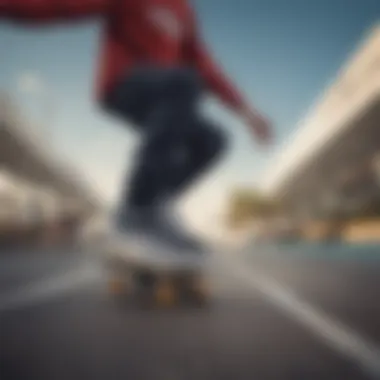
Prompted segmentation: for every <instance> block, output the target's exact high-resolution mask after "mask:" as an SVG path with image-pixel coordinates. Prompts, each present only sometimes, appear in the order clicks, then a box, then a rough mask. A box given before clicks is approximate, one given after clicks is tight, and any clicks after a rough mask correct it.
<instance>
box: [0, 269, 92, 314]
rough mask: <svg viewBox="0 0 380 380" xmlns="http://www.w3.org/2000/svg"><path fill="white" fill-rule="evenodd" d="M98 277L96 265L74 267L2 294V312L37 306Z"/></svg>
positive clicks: (0, 299) (0, 307)
mask: <svg viewBox="0 0 380 380" xmlns="http://www.w3.org/2000/svg"><path fill="white" fill-rule="evenodd" d="M97 277H98V273H97V271H96V268H95V267H94V266H91V265H90V266H86V267H82V268H79V269H74V270H71V271H68V272H65V273H61V274H60V275H56V276H54V277H51V278H48V279H45V280H42V281H39V282H37V283H34V284H31V285H29V286H27V287H25V288H23V289H19V290H17V291H13V292H12V291H10V292H8V293H6V294H4V295H0V312H4V311H10V310H16V309H20V308H24V307H28V306H35V305H36V304H39V303H41V302H46V301H48V300H51V299H54V298H56V297H58V296H60V295H63V294H65V293H67V292H68V291H71V290H75V289H77V288H78V287H79V286H81V285H84V284H86V283H89V282H91V281H93V280H94V279H95V278H97Z"/></svg>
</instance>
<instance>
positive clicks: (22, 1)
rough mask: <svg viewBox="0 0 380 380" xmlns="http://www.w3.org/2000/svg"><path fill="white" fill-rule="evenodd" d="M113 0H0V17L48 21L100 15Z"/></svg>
mask: <svg viewBox="0 0 380 380" xmlns="http://www.w3.org/2000/svg"><path fill="white" fill-rule="evenodd" d="M112 2H113V0H0V19H2V18H5V19H8V20H11V21H16V22H17V21H19V22H31V23H49V22H55V21H70V20H78V19H83V18H91V17H95V16H100V15H102V14H104V13H106V12H108V10H109V7H110V5H111V3H112Z"/></svg>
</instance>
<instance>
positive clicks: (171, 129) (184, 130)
mask: <svg viewBox="0 0 380 380" xmlns="http://www.w3.org/2000/svg"><path fill="white" fill-rule="evenodd" d="M155 73H156V74H157V75H156V76H155V75H152V72H149V73H147V74H146V75H145V76H143V78H141V80H140V81H136V80H134V81H133V82H132V83H134V84H136V83H137V84H138V85H137V86H135V87H134V86H130V87H127V90H126V88H125V87H124V88H122V91H119V93H118V96H117V97H116V96H114V98H113V103H112V106H113V108H115V104H116V105H117V106H118V107H117V108H118V110H120V109H121V106H122V107H123V108H122V110H127V115H126V116H128V115H132V117H133V119H134V120H136V119H137V121H140V122H141V124H142V126H139V127H138V130H141V131H142V146H141V148H140V151H139V153H138V157H137V160H136V161H135V162H136V165H135V167H134V170H133V173H132V177H131V180H130V182H129V184H128V185H129V189H125V190H126V191H125V195H126V197H125V199H126V202H125V203H124V205H123V209H124V211H125V212H124V216H122V217H121V220H123V219H124V220H123V222H124V226H127V227H126V228H137V229H138V228H141V227H143V228H145V232H146V229H150V232H152V229H153V230H154V232H155V233H156V235H157V234H158V235H161V237H163V238H164V240H166V241H167V242H168V241H170V242H171V244H173V243H174V244H177V246H182V247H190V246H192V247H194V244H192V243H193V242H191V241H189V239H186V236H185V235H183V234H182V235H181V233H180V232H179V231H176V232H175V231H171V230H169V229H168V228H166V226H165V225H164V220H162V219H161V218H158V219H157V218H156V216H155V215H154V213H155V212H156V210H155V207H156V205H157V204H158V203H160V201H162V199H163V195H164V193H166V192H167V190H168V188H169V187H170V188H174V183H175V182H177V180H175V181H173V175H174V176H177V174H178V175H179V174H180V173H182V172H183V170H184V169H185V168H186V169H185V170H186V173H187V175H186V177H188V176H189V174H190V173H189V171H188V169H187V166H188V164H189V163H188V162H187V160H188V157H185V158H186V159H184V160H183V163H184V164H185V166H184V165H183V164H179V161H181V160H180V158H179V157H178V153H180V155H181V149H182V147H185V148H187V145H188V144H189V143H191V142H192V141H193V142H192V143H191V145H194V142H196V141H198V139H197V138H195V136H197V135H198V133H194V129H195V127H196V124H195V122H194V121H195V120H196V119H195V118H194V117H193V115H195V114H196V113H197V112H196V108H197V102H198V98H199V96H200V94H201V90H200V84H199V82H198V81H197V77H196V75H194V73H193V72H191V71H186V70H173V71H164V72H162V71H161V72H159V71H158V72H157V71H156V72H155ZM149 76H150V79H151V81H150V83H149V81H147V78H148V77H149ZM129 83H130V82H129ZM145 85H147V87H145ZM131 88H133V89H134V91H131ZM133 94H134V95H135V96H136V98H137V99H140V100H141V99H143V100H145V105H146V113H145V114H144V113H143V112H141V111H142V110H143V109H144V108H143V107H141V103H139V102H137V99H136V98H133V99H132V101H131V103H128V102H126V100H127V99H131V95H133ZM126 95H129V96H126ZM131 105H138V106H139V107H137V109H138V110H139V111H140V113H139V112H137V113H136V112H133V111H135V110H136V108H135V107H132V106H131ZM195 145H197V144H195ZM187 150H191V149H187ZM201 151H202V149H201ZM189 157H191V156H189ZM183 177H184V175H182V174H181V175H179V176H178V180H179V181H180V182H181V183H183V182H184V181H182V179H181V178H183ZM144 215H145V216H144ZM136 216H137V219H139V220H140V222H141V221H143V222H142V224H141V223H140V222H138V221H137V219H136ZM144 218H145V221H144V220H143V219H144ZM155 222H158V224H159V226H157V223H156V224H155ZM122 224H123V223H122Z"/></svg>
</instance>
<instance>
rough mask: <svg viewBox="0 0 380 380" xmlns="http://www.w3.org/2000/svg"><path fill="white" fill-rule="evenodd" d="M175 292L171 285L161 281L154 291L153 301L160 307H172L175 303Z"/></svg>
mask: <svg viewBox="0 0 380 380" xmlns="http://www.w3.org/2000/svg"><path fill="white" fill-rule="evenodd" d="M177 298H178V297H177V292H176V289H175V287H174V286H173V284H172V283H171V282H169V281H162V282H159V283H158V284H157V287H156V289H155V301H156V303H157V305H158V306H160V307H170V306H173V305H174V304H175V303H176V301H177Z"/></svg>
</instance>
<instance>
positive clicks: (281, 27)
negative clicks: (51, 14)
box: [0, 0, 380, 221]
mask: <svg viewBox="0 0 380 380" xmlns="http://www.w3.org/2000/svg"><path fill="white" fill-rule="evenodd" d="M194 3H195V5H196V7H197V11H198V17H199V20H200V25H201V27H202V30H203V34H204V37H205V39H206V41H207V42H208V44H209V45H210V46H211V50H212V52H213V53H214V56H215V57H216V58H217V59H218V60H219V61H220V62H221V64H222V66H223V67H224V68H225V70H226V71H227V72H228V73H229V74H230V76H231V77H232V78H234V80H235V82H236V83H237V84H238V85H239V86H240V87H241V89H242V91H243V92H244V93H245V94H246V95H247V96H248V98H249V99H251V100H252V102H253V103H254V104H255V105H257V106H258V107H259V108H262V109H263V110H264V111H265V112H266V113H267V114H268V115H269V116H270V117H271V119H272V120H273V122H274V126H275V130H276V134H277V141H276V146H277V148H278V146H280V145H281V144H282V143H283V142H284V140H285V139H286V138H287V137H288V136H289V135H290V134H291V133H292V132H293V130H294V128H295V126H296V123H297V121H298V120H299V119H300V118H302V117H303V116H304V115H305V113H306V112H307V110H308V109H309V107H310V106H311V105H312V103H313V100H314V99H315V98H316V97H317V96H318V94H320V93H321V92H322V91H323V89H324V87H325V86H326V84H327V83H328V82H329V81H331V80H332V78H333V77H334V75H335V74H336V72H337V70H338V69H339V67H340V66H341V65H342V64H343V63H344V61H345V60H346V59H347V58H348V57H349V55H350V54H351V53H352V51H353V49H354V48H355V47H356V46H357V44H358V42H359V41H360V40H361V39H362V38H363V36H364V35H365V33H366V31H367V30H368V28H369V27H370V26H371V25H373V24H374V23H375V22H376V21H378V20H379V18H380V2H379V1H378V0H361V1H358V0H318V1H311V0H309V1H306V0H286V1H284V0H234V1H232V0H196V1H194ZM99 30H100V25H99V24H98V23H97V22H95V21H94V22H87V23H85V24H80V25H76V26H74V27H73V26H70V27H66V26H59V27H49V28H40V29H36V28H33V29H30V28H15V27H13V26H9V25H5V24H3V25H0V51H1V71H0V86H1V88H6V89H10V90H11V91H13V92H15V84H16V83H18V82H20V81H21V82H22V81H24V80H25V76H26V74H27V73H31V74H28V75H29V76H33V75H34V73H36V74H37V75H38V76H39V77H40V78H41V80H42V82H43V85H44V87H45V88H46V89H47V90H46V93H45V95H42V94H40V95H36V94H34V95H33V94H29V95H26V94H23V95H21V94H20V92H18V93H17V96H18V97H19V98H20V99H19V100H20V102H22V104H23V105H24V106H25V109H26V110H27V112H28V114H30V115H31V116H32V117H34V118H35V119H37V120H39V121H44V122H46V123H48V125H49V128H50V131H49V134H50V136H51V137H52V138H53V139H54V144H55V146H56V147H57V148H58V149H60V150H61V151H62V152H63V153H64V154H66V155H68V156H69V158H70V160H71V161H73V162H74V163H76V164H77V165H78V166H79V167H80V168H81V169H82V170H83V171H84V172H85V173H86V176H88V177H89V178H90V179H91V181H93V182H94V183H95V184H96V186H97V188H98V191H99V192H101V193H102V194H104V196H105V197H106V198H107V199H114V198H115V196H116V195H117V189H118V186H119V184H120V180H121V178H122V175H123V173H124V171H125V168H126V165H127V167H128V164H129V163H130V155H131V152H132V151H133V148H134V147H135V142H136V141H135V138H134V136H132V135H131V134H130V133H129V132H128V130H127V129H124V128H123V126H122V124H121V123H120V122H117V121H115V120H111V119H110V118H108V117H107V116H106V115H103V114H102V113H101V112H99V111H98V110H97V108H96V105H95V104H94V103H93V98H92V90H93V84H92V82H93V77H94V74H95V69H96V63H95V62H96V58H97V54H98V42H99ZM47 98H48V99H47ZM46 108H49V113H48V114H47V115H44V116H42V110H44V109H46ZM206 111H207V112H209V113H210V115H211V116H212V117H214V118H215V119H217V120H218V121H219V122H220V123H221V124H222V125H223V126H224V128H226V130H227V131H228V132H230V134H231V138H232V147H231V148H232V149H231V151H230V152H229V153H228V155H227V156H226V158H225V160H224V162H223V163H221V165H219V166H218V168H216V170H215V171H214V172H213V173H212V175H211V176H210V177H209V178H207V179H205V180H204V181H202V183H200V184H199V186H198V187H197V188H196V189H194V191H192V192H191V193H190V194H189V195H188V196H187V198H186V199H187V204H188V205H189V206H188V207H189V208H190V209H192V210H194V208H202V209H204V207H203V206H204V205H206V204H207V205H208V206H209V211H208V215H209V218H210V217H214V216H215V215H216V213H215V210H220V208H221V204H222V203H223V200H224V197H225V194H226V193H227V192H228V190H229V189H230V188H233V187H234V186H239V185H245V184H248V185H252V184H256V183H257V182H258V181H259V179H260V176H262V175H263V174H264V173H265V168H266V166H267V165H268V163H270V162H271V159H273V150H267V151H265V150H263V149H262V148H260V147H257V146H256V145H254V143H253V141H252V139H251V138H250V136H249V135H248V133H247V132H246V130H245V129H244V126H243V125H242V124H241V123H240V122H239V121H238V120H237V119H236V118H235V117H234V116H233V115H231V114H229V113H227V112H226V111H224V110H223V109H222V108H221V107H219V105H218V104H217V103H216V102H214V101H209V102H208V103H207V105H206ZM211 199H212V200H213V202H211V203H210V202H209V201H210V200H211ZM206 209H207V207H206ZM206 213H207V212H206ZM201 214H202V213H199V215H198V216H197V217H196V218H195V219H196V220H197V221H199V220H200V219H202V218H203V220H206V219H207V218H206V219H205V218H204V217H202V216H201Z"/></svg>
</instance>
